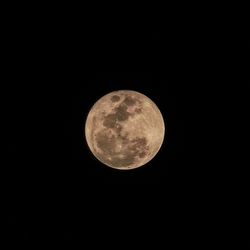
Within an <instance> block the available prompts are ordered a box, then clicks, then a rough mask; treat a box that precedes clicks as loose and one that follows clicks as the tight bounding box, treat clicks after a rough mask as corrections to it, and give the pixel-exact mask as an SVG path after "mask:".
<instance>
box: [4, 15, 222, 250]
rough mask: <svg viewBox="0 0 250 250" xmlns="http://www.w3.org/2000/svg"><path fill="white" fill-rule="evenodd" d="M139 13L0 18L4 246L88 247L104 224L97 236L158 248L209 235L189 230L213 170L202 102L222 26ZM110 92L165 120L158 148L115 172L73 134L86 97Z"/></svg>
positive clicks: (199, 220) (203, 207)
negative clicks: (140, 98)
mask: <svg viewBox="0 0 250 250" xmlns="http://www.w3.org/2000/svg"><path fill="white" fill-rule="evenodd" d="M150 13H151V12H149V13H144V15H145V16H144V17H140V16H139V15H138V12H135V13H133V16H130V15H125V16H126V17H127V18H123V17H120V18H119V14H118V13H117V15H116V18H115V19H112V18H110V20H109V19H108V18H106V19H105V22H104V21H102V18H100V19H98V18H97V17H98V14H97V13H96V15H95V16H92V18H89V17H87V16H85V15H79V14H77V15H74V12H73V13H72V12H70V13H68V12H63V13H62V12H60V11H58V12H56V14H55V12H52V13H48V14H47V15H46V16H44V15H43V14H42V13H31V14H30V15H31V16H26V15H25V16H21V17H20V18H17V19H9V20H7V19H6V27H7V25H8V27H9V28H7V29H6V30H7V33H8V35H7V36H6V44H7V45H6V46H7V47H6V48H7V49H6V51H7V52H8V57H7V59H6V63H5V66H6V73H7V75H8V77H7V78H6V80H5V82H6V83H5V84H4V85H3V90H4V93H6V94H4V100H6V101H5V107H6V109H5V112H6V117H7V119H6V120H7V121H8V122H7V129H6V131H7V132H6V135H7V142H6V148H7V153H6V156H7V161H6V167H5V170H6V174H5V175H4V176H6V178H5V181H6V186H5V189H6V196H7V199H8V202H7V204H8V206H9V207H8V213H7V214H6V218H7V220H8V226H7V229H6V232H7V235H8V237H9V240H10V241H11V242H12V241H15V240H26V241H30V240H33V239H35V240H42V241H43V240H50V239H56V240H58V241H60V242H64V241H72V242H73V241H78V240H80V241H82V242H92V244H95V243H96V242H93V241H91V240H90V239H91V238H92V237H94V238H95V239H96V241H98V240H97V239H100V238H99V237H101V235H105V234H103V232H105V233H107V232H108V235H109V236H106V237H105V236H104V237H103V238H104V239H103V244H108V243H109V242H112V241H113V240H112V239H110V238H116V239H118V240H120V242H122V243H124V241H125V240H124V239H125V238H126V239H127V238H129V239H130V240H129V242H132V241H133V240H135V239H137V241H138V242H140V241H144V242H160V243H159V244H164V245H165V246H174V245H175V246H178V245H182V244H184V243H183V242H193V241H194V242H195V237H199V238H200V239H204V241H207V240H208V239H207V238H206V237H207V236H206V234H202V232H201V231H200V230H198V228H205V226H204V225H205V224H206V223H209V222H208V221H209V220H212V219H213V211H214V210H213V209H214V207H213V205H211V204H214V203H211V202H209V200H210V199H211V197H212V196H213V195H214V194H215V193H216V192H215V190H214V189H213V187H214V185H218V178H219V177H217V176H218V174H219V173H221V172H219V171H218V170H217V169H216V168H215V166H214V163H213V162H212V161H211V157H210V156H209V155H210V152H211V151H209V150H208V149H207V148H208V145H209V144H210V143H214V142H211V140H212V138H213V136H214V134H213V132H212V129H208V127H210V128H211V127H212V128H213V126H215V124H214V123H213V121H211V119H210V117H211V115H212V114H211V108H212V107H213V105H214V104H213V102H215V101H216V100H217V98H218V97H219V94H218V92H219V91H220V90H221V88H220V87H219V86H218V84H217V83H218V82H219V81H221V79H222V78H221V76H219V78H216V79H217V80H214V79H215V75H216V76H217V73H218V71H219V70H221V68H219V65H217V62H218V61H220V60H221V58H222V55H220V54H216V53H215V51H217V52H218V51H221V50H220V48H221V46H222V42H221V41H220V39H219V38H220V34H221V33H220V32H221V31H220V28H219V27H218V26H217V29H212V28H211V26H210V25H212V24H211V23H208V22H207V21H206V20H202V22H201V21H197V20H201V16H202V15H201V16H199V17H196V18H194V17H192V16H189V15H188V14H186V15H180V13H179V14H178V11H177V12H175V14H174V13H172V12H171V11H170V10H167V13H168V15H163V14H161V13H160V12H159V15H158V14H157V13H158V12H156V13H154V14H152V13H151V14H150ZM171 13H172V14H171ZM104 16H105V15H104ZM95 21H96V22H95ZM215 38H216V39H217V40H216V39H215ZM215 41H216V45H215ZM215 55H216V57H215ZM120 89H131V90H135V91H139V92H141V93H143V94H145V95H147V96H148V97H149V98H151V99H152V100H153V101H154V102H155V103H156V104H157V106H158V107H159V109H160V110H161V112H162V114H163V117H164V120H165V125H166V136H165V140H164V143H163V146H162V148H161V150H160V151H159V153H158V154H157V156H156V157H155V158H154V159H153V160H152V161H151V162H150V163H148V164H147V165H146V166H145V167H142V168H140V169H136V170H132V171H126V172H123V171H116V170H114V169H111V168H108V167H105V166H104V165H102V164H101V163H100V162H98V161H97V160H96V159H95V158H94V157H93V155H92V154H91V153H90V151H89V150H88V147H87V145H86V142H85V139H84V135H83V125H84V123H85V120H86V116H87V113H88V111H89V109H90V108H91V106H92V105H93V104H94V102H95V101H97V100H98V99H99V98H100V97H101V96H103V95H105V94H107V93H108V92H110V91H114V90H120ZM211 94H213V98H212V99H213V102H212V101H211ZM5 98H6V99H5ZM218 113H219V112H218ZM213 115H215V117H216V118H219V117H220V116H219V114H217V113H213ZM204 124H206V126H205V127H206V128H204V126H202V125H204ZM210 125H211V126H210ZM204 142H207V143H204ZM204 144H205V145H204ZM203 145H204V146H203ZM213 153H215V154H219V151H216V150H215V152H213ZM211 177H213V178H212V180H211ZM211 183H214V185H212V186H211ZM217 195H218V194H217ZM213 197H215V198H214V199H216V201H218V202H219V200H220V198H219V197H218V196H213ZM213 201H214V200H213ZM207 211H210V212H211V213H206V212H207ZM210 226H211V225H210ZM138 232H140V234H139V233H138ZM140 235H141V236H140ZM86 244H87V243H86ZM197 244H198V243H197ZM164 245H163V246H164ZM155 249H157V248H155Z"/></svg>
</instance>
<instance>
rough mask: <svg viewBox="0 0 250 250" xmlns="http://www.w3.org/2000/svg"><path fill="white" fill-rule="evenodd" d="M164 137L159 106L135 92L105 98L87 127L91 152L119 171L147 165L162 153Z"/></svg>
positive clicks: (115, 92) (91, 115)
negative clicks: (159, 152)
mask: <svg viewBox="0 0 250 250" xmlns="http://www.w3.org/2000/svg"><path fill="white" fill-rule="evenodd" d="M164 134H165V126H164V120H163V117H162V115H161V112H160V110H159V109H158V107H157V106H156V104H155V103H154V102H153V101H152V100H150V99H149V98H148V97H147V96H145V95H143V94H141V93H139V92H136V91H132V90H119V91H114V92H111V93H109V94H107V95H105V96H103V97H101V98H100V99H99V100H98V101H97V102H96V103H95V104H94V106H93V107H92V108H91V110H90V112H89V114H88V117H87V120H86V124H85V136H86V140H87V144H88V146H89V148H90V150H91V152H92V153H93V154H94V156H95V157H96V158H97V159H98V160H100V161H101V162H102V163H104V164H105V165H107V166H109V167H112V168H116V169H124V170H125V169H133V168H138V167H141V166H143V165H145V164H146V163H147V162H149V161H150V160H151V159H152V158H154V156H155V155H156V154H157V152H158V151H159V149H160V147H161V145H162V143H163V139H164Z"/></svg>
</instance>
